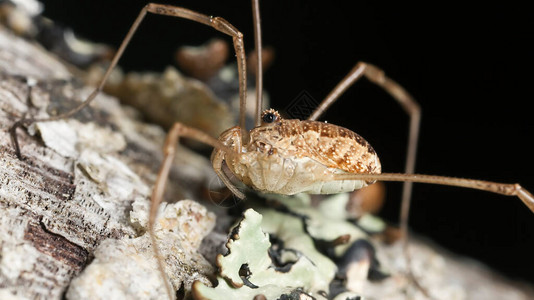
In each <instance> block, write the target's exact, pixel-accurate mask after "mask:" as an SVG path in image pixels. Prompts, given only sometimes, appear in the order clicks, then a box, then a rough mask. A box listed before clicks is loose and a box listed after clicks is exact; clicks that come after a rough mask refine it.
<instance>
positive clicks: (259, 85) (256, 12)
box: [241, 0, 263, 126]
mask: <svg viewBox="0 0 534 300" xmlns="http://www.w3.org/2000/svg"><path fill="white" fill-rule="evenodd" d="M252 16H253V20H254V47H255V51H256V55H257V57H256V58H257V65H256V116H255V118H256V119H255V123H256V126H260V124H261V120H260V115H261V109H262V108H263V66H262V63H263V59H262V53H261V51H262V50H261V46H262V45H261V19H260V1H259V0H252ZM241 126H243V125H241Z"/></svg>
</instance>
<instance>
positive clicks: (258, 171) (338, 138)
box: [10, 0, 534, 299]
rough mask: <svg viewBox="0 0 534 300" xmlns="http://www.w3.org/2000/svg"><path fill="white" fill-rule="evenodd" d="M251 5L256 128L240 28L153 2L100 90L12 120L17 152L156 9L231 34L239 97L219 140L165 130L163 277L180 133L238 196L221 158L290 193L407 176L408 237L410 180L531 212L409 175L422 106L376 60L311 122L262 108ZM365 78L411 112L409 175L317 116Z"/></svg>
mask: <svg viewBox="0 0 534 300" xmlns="http://www.w3.org/2000/svg"><path fill="white" fill-rule="evenodd" d="M252 4H253V15H254V26H255V27H254V33H255V44H256V51H257V55H258V60H257V61H258V65H257V70H258V71H257V76H256V93H257V94H256V96H257V99H258V101H257V102H258V103H257V107H256V127H255V128H253V129H251V130H250V131H247V130H246V128H245V104H246V69H245V68H246V64H245V50H244V45H243V35H242V34H241V32H239V31H238V30H237V29H236V28H235V27H234V26H233V25H232V24H230V23H229V22H228V21H226V20H224V19H223V18H220V17H211V16H207V15H204V14H200V13H197V12H194V11H191V10H188V9H185V8H181V7H176V6H170V5H162V4H155V3H149V4H147V5H146V6H145V7H144V8H143V9H142V10H141V12H140V13H139V15H138V17H137V19H136V20H135V22H134V23H133V25H132V27H131V28H130V30H129V31H128V34H127V35H126V37H125V38H124V40H123V42H122V44H121V45H120V47H119V49H118V51H117V53H116V54H115V56H114V58H113V60H112V61H111V64H110V65H109V67H108V69H107V70H106V72H105V74H104V76H103V77H102V79H101V81H100V83H99V84H98V86H97V88H96V89H95V90H94V91H93V92H92V93H91V94H90V95H89V96H88V97H87V99H86V100H85V101H84V102H82V103H81V104H79V105H78V106H77V107H76V108H74V109H72V110H70V111H68V112H67V113H64V114H61V115H57V116H54V117H50V118H42V119H37V118H31V117H30V118H22V119H21V120H19V121H18V122H16V123H15V124H14V125H13V126H12V128H11V129H10V133H11V136H12V140H13V144H14V147H15V150H16V153H17V155H18V156H19V158H20V157H21V153H20V148H19V144H18V141H17V137H16V129H17V128H18V127H21V126H28V125H31V124H33V123H35V122H49V121H56V120H60V119H64V118H68V117H71V116H73V115H74V114H75V113H77V112H78V111H80V110H81V109H83V108H84V107H86V106H88V105H89V104H90V102H91V101H92V100H93V99H94V98H95V97H96V95H97V94H98V93H99V92H100V91H101V90H102V88H103V86H104V84H105V83H106V81H107V79H108V77H109V75H110V74H111V71H112V70H113V68H114V67H115V66H116V65H117V62H118V60H119V58H120V57H121V56H122V54H123V52H124V50H125V48H126V46H127V45H128V43H129V42H130V40H131V38H132V36H133V35H134V33H135V31H136V30H137V28H138V27H139V25H140V23H141V21H142V20H143V18H144V17H145V16H146V14H147V13H153V14H158V15H166V16H172V17H179V18H184V19H188V20H192V21H195V22H198V23H202V24H204V25H207V26H211V27H213V28H214V29H216V30H218V31H220V32H222V33H225V34H227V35H229V36H231V37H232V39H233V44H234V50H235V52H236V56H237V69H238V74H239V97H240V117H239V126H235V127H233V128H230V129H228V130H227V131H225V132H223V133H222V134H221V135H220V137H219V139H215V138H213V137H211V136H209V135H207V134H206V133H204V132H201V131H199V130H197V129H194V128H191V127H187V126H185V125H183V124H181V123H175V124H174V126H172V128H171V130H170V131H169V133H168V135H167V138H166V141H165V145H164V148H163V150H164V159H163V162H162V164H161V167H160V170H159V173H158V177H157V180H156V183H155V187H154V189H153V192H152V196H151V201H152V204H151V209H150V218H149V233H150V236H151V240H152V244H153V246H154V252H155V255H156V257H157V258H158V268H159V270H160V272H161V274H162V277H163V278H165V273H164V268H163V263H162V261H161V259H160V257H161V256H160V254H159V250H158V247H157V244H156V240H155V236H154V232H153V227H154V222H155V218H156V214H157V209H158V207H159V204H160V202H161V200H162V197H163V191H164V189H165V184H166V181H167V177H168V174H169V170H170V168H171V164H172V161H173V158H174V154H175V151H176V147H177V144H178V141H179V138H180V137H187V138H191V139H194V140H197V141H199V142H202V143H205V144H208V145H210V146H212V147H214V151H213V154H212V164H213V168H214V170H215V172H216V173H217V175H218V176H219V177H220V178H221V180H222V181H223V182H224V184H225V185H226V186H227V187H228V188H229V189H230V191H232V193H234V194H235V195H236V196H237V197H239V198H241V199H243V198H244V197H245V196H244V194H243V193H242V192H241V191H239V190H238V189H237V188H236V187H235V185H234V184H233V183H232V182H231V181H230V179H229V178H228V177H227V176H226V174H225V173H224V172H223V171H222V166H223V163H224V162H225V163H226V165H227V166H228V168H229V169H230V170H231V171H232V173H233V174H234V175H235V176H236V177H237V178H239V179H240V180H241V181H242V182H244V183H245V184H246V185H248V186H249V187H252V188H254V189H256V190H259V191H262V192H270V193H280V194H288V195H289V194H295V193H300V192H306V193H317V194H321V193H322V194H329V193H340V192H347V191H353V190H356V189H359V188H361V187H364V186H366V185H368V184H371V183H373V182H374V181H377V180H378V181H403V182H405V184H404V189H403V196H402V208H401V230H402V232H403V233H404V236H406V233H407V221H408V211H409V205H410V194H411V183H412V182H419V183H431V184H440V185H450V186H459V187H466V188H472V189H478V190H484V191H488V192H493V193H498V194H503V195H508V196H517V197H519V198H520V199H521V200H522V201H523V203H525V204H526V205H527V206H528V208H530V210H531V211H533V212H534V196H533V195H532V194H531V193H530V192H528V191H527V190H525V189H524V188H522V187H521V186H520V185H519V184H503V183H496V182H489V181H481V180H472V179H462V178H453V177H444V176H430V175H419V174H412V173H413V171H414V166H415V152H416V145H417V139H418V131H419V120H420V109H419V106H418V104H417V103H416V102H415V101H414V99H413V98H412V97H411V96H410V95H409V94H408V93H407V92H406V91H405V90H404V89H403V88H402V87H401V86H400V85H398V84H397V83H396V82H394V81H393V80H391V79H389V78H388V77H386V76H385V75H384V72H383V71H382V70H380V69H378V68H377V67H375V66H372V65H369V64H366V63H363V62H359V63H357V64H356V66H355V67H354V68H353V69H352V70H351V71H350V72H349V74H348V75H347V76H346V77H345V78H344V79H343V80H342V81H341V82H340V83H339V84H338V85H337V86H336V87H335V88H334V89H333V90H332V92H330V94H328V96H327V97H326V98H325V99H324V100H323V102H322V103H321V104H320V105H319V107H318V108H317V109H316V110H315V111H314V112H313V113H312V115H311V116H310V117H309V118H308V120H305V121H300V120H284V119H282V118H281V117H280V115H279V114H278V113H277V112H276V111H274V110H272V109H271V110H266V111H264V112H263V113H261V114H260V110H261V98H262V72H261V35H260V33H261V28H260V20H259V6H258V0H252ZM361 77H366V78H367V79H368V80H370V81H371V82H373V83H375V84H377V85H379V86H381V87H382V88H383V89H384V90H386V91H387V92H388V93H389V94H390V95H391V96H392V97H393V98H394V99H395V100H396V101H398V102H399V103H400V104H401V106H402V107H403V109H404V110H405V111H406V112H407V113H408V114H409V115H410V129H409V139H408V151H407V159H406V160H407V161H406V169H405V171H406V173H405V174H397V173H381V166H380V162H379V160H378V156H377V155H376V153H375V152H374V150H373V149H372V147H371V146H370V145H369V144H368V143H367V142H366V141H365V140H364V139H363V138H362V137H360V136H359V135H357V134H356V133H354V132H352V131H350V130H348V129H345V128H343V127H339V126H336V125H333V124H329V123H323V122H318V121H316V120H317V118H318V117H319V116H320V115H321V114H322V113H324V112H325V111H326V110H327V109H328V107H329V106H330V105H331V104H332V103H334V102H335V101H336V100H337V99H338V98H339V96H340V95H341V94H342V93H343V92H344V91H345V90H346V89H347V88H349V87H350V86H351V85H352V84H353V83H354V82H356V81H357V80H358V79H360V78H361ZM260 116H261V118H260ZM281 178H282V180H281ZM405 245H406V243H405ZM164 282H165V286H166V289H167V293H168V295H169V298H170V299H172V294H173V292H172V288H171V286H170V283H169V281H168V280H166V279H165V280H164Z"/></svg>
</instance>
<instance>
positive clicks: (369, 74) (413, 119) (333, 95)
mask: <svg viewBox="0 0 534 300" xmlns="http://www.w3.org/2000/svg"><path fill="white" fill-rule="evenodd" d="M362 76H365V77H366V78H367V79H368V80H369V81H371V82H373V83H375V84H377V85H378V86H380V87H382V88H383V89H384V90H386V91H387V92H388V93H389V94H390V95H391V96H392V97H393V98H394V99H395V100H396V101H397V102H399V104H400V105H401V106H402V108H403V109H404V111H406V113H407V114H408V115H409V116H410V127H409V132H408V148H407V151H406V166H405V169H404V172H405V173H407V174H413V173H414V172H415V156H416V151H417V143H418V139H419V127H420V120H421V109H420V107H419V104H417V102H416V101H415V99H414V98H413V97H412V96H411V95H410V94H409V93H408V92H407V91H406V90H405V89H404V88H403V87H401V86H400V85H399V84H398V83H396V82H395V81H393V80H391V79H390V78H388V77H387V76H385V74H384V71H382V70H380V69H379V68H377V67H375V66H373V65H370V64H366V63H363V62H358V63H357V64H356V66H354V68H353V69H352V70H351V71H350V72H349V74H347V76H345V78H343V80H341V82H340V83H338V85H337V86H336V87H335V88H334V89H333V90H332V91H331V92H330V93H329V94H328V96H326V98H325V99H324V100H323V102H322V103H321V104H320V105H319V106H318V107H317V109H315V111H314V112H313V113H312V114H311V116H310V117H309V118H308V120H316V119H317V118H319V116H321V115H322V114H323V113H324V112H325V111H326V110H327V109H328V108H329V107H330V105H332V104H333V103H334V102H335V101H336V100H337V99H338V98H339V96H341V94H343V93H344V92H345V91H346V90H347V89H348V88H349V87H350V86H352V84H354V83H355V82H356V81H358V80H359V79H360V78H362ZM411 194H412V183H411V182H410V181H405V182H404V186H403V190H402V201H401V213H400V229H401V232H402V235H403V236H404V247H406V246H407V236H408V219H409V211H410V201H411Z"/></svg>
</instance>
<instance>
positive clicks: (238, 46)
mask: <svg viewBox="0 0 534 300" xmlns="http://www.w3.org/2000/svg"><path fill="white" fill-rule="evenodd" d="M147 12H149V13H153V14H158V15H166V16H172V17H178V18H184V19H188V20H191V21H195V22H198V23H202V24H204V25H207V26H211V27H213V28H214V29H216V30H218V31H220V32H222V33H225V34H227V35H229V36H231V37H232V39H233V42H234V49H235V52H236V56H237V68H238V73H239V99H240V112H239V124H240V127H241V128H243V129H244V128H245V109H246V98H247V96H246V93H247V91H246V88H247V84H246V80H247V76H246V59H245V49H244V43H243V34H242V33H241V32H239V30H237V29H236V28H235V27H234V26H233V25H232V24H230V23H229V22H228V21H226V20H225V19H223V18H220V17H210V16H207V15H204V14H201V13H197V12H194V11H192V10H188V9H185V8H182V7H177V6H170V5H163V4H156V3H149V4H147V5H146V6H145V7H143V9H141V11H140V12H139V15H138V16H137V18H136V19H135V21H134V23H133V24H132V27H131V28H130V30H129V31H128V33H127V34H126V37H125V38H124V40H123V41H122V43H121V45H120V47H119V50H117V53H116V54H115V56H114V57H113V60H112V61H111V64H110V65H109V67H108V68H107V70H106V73H105V74H104V76H103V77H102V79H101V80H100V83H99V84H98V86H97V88H96V89H95V90H94V91H93V92H92V93H91V94H90V95H89V96H88V97H87V99H86V100H85V101H84V102H82V103H80V104H79V105H78V106H76V107H75V108H73V109H72V110H70V111H68V112H66V113H63V114H60V115H57V116H53V117H49V118H27V119H24V118H23V119H22V120H20V121H18V122H17V123H15V124H14V125H13V127H12V128H11V130H10V132H11V134H12V138H13V139H15V140H16V128H17V127H20V126H24V125H30V124H32V123H35V122H48V121H57V120H61V119H65V118H69V117H71V116H73V115H74V114H76V113H77V112H79V111H80V110H82V109H83V108H85V107H86V106H88V105H89V104H90V103H91V101H92V100H93V99H94V98H95V97H96V95H98V93H99V92H100V91H102V88H103V87H104V84H105V83H106V81H107V79H108V77H109V75H110V74H111V71H113V69H114V68H115V66H116V65H117V63H118V61H119V59H120V58H121V56H122V54H123V53H124V50H125V49H126V47H127V46H128V44H129V43H130V40H131V39H132V37H133V35H134V34H135V32H136V31H137V28H138V27H139V25H140V24H141V22H142V21H143V19H144V17H145V16H146V14H147ZM243 132H244V133H245V134H246V131H245V130H243ZM13 135H14V136H13ZM13 144H14V147H15V148H16V149H15V150H16V152H17V154H20V149H19V147H18V142H14V143H13ZM19 157H20V155H19Z"/></svg>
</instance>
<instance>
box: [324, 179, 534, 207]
mask: <svg viewBox="0 0 534 300" xmlns="http://www.w3.org/2000/svg"><path fill="white" fill-rule="evenodd" d="M326 180H365V181H374V180H379V181H403V182H418V183H428V184H439V185H448V186H457V187H464V188H471V189H475V190H481V191H487V192H491V193H496V194H501V195H506V196H517V197H518V198H519V199H521V201H523V203H524V204H525V205H526V206H527V207H528V208H529V209H530V210H531V211H532V212H533V213H534V195H532V194H531V193H530V192H529V191H527V190H526V189H524V188H523V187H521V186H520V185H519V184H517V183H515V184H514V183H512V184H508V183H498V182H492V181H484V180H476V179H466V178H456V177H446V176H435V175H422V174H399V173H382V174H331V175H330V176H329V177H328V178H327V179H326Z"/></svg>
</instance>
